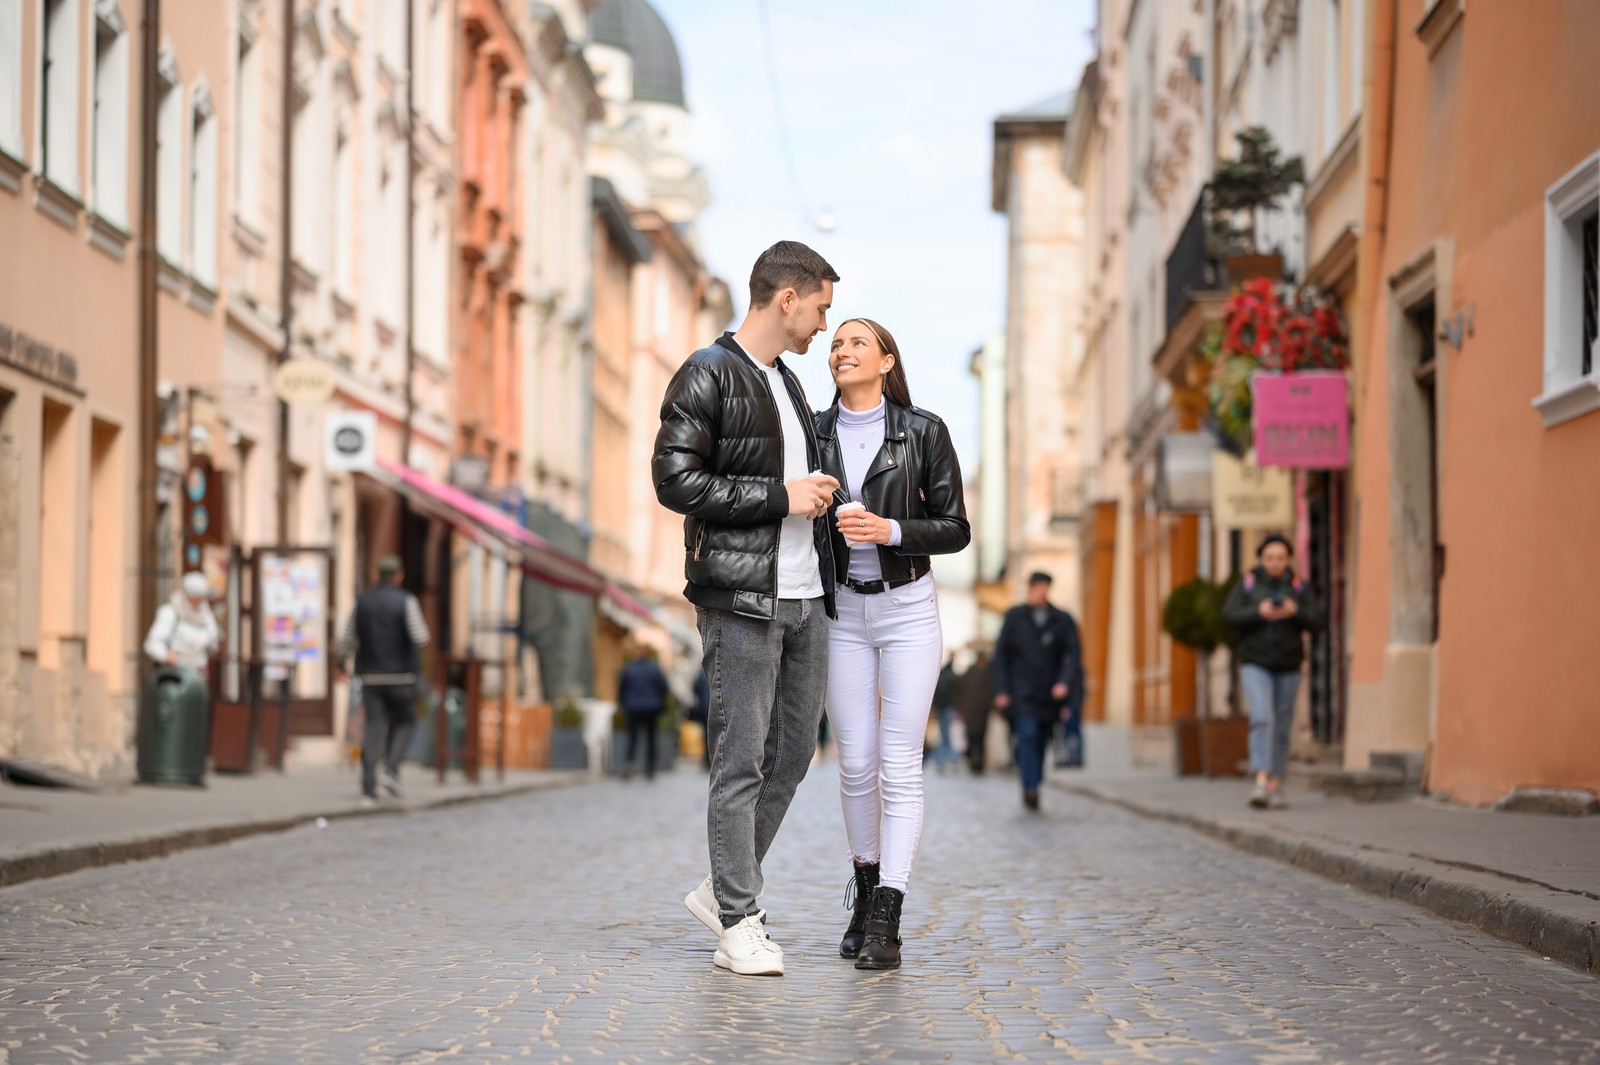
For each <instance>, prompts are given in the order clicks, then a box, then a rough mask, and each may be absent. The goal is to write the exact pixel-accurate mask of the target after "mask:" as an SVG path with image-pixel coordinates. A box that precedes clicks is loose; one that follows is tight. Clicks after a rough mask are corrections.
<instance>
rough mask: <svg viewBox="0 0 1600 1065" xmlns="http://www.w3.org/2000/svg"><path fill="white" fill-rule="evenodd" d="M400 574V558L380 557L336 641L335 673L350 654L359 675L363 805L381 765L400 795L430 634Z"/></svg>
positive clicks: (371, 799)
mask: <svg viewBox="0 0 1600 1065" xmlns="http://www.w3.org/2000/svg"><path fill="white" fill-rule="evenodd" d="M404 580H405V573H404V572H403V571H402V569H401V567H400V559H398V558H397V557H395V556H394V555H384V556H383V557H382V558H381V559H379V560H378V581H377V583H376V584H374V585H373V586H372V587H371V588H368V589H367V590H366V591H365V592H362V593H361V595H360V596H359V597H358V598H357V599H356V605H355V607H354V608H353V609H351V611H350V616H349V618H348V619H346V621H345V624H344V638H343V639H342V640H341V641H340V642H339V666H338V673H339V675H340V676H343V675H344V673H345V670H346V667H347V666H348V665H349V662H350V657H351V655H354V656H355V668H356V675H357V676H358V677H360V678H361V705H362V710H363V711H364V713H365V716H366V722H365V728H364V730H363V733H362V737H361V796H362V800H363V802H365V803H366V804H367V805H372V804H373V803H376V802H377V801H378V771H379V767H380V766H381V767H382V770H383V790H384V791H386V792H388V793H389V794H390V795H391V796H393V797H394V798H396V799H399V798H402V797H403V795H404V793H403V792H402V791H401V788H400V763H401V761H402V760H404V758H405V756H406V750H407V748H408V747H409V746H410V744H411V733H412V732H413V731H414V730H415V729H416V725H417V713H416V701H417V679H418V668H419V667H418V658H417V649H418V648H420V647H425V646H426V645H427V643H428V639H429V634H428V623H427V621H426V620H424V618H423V616H422V604H421V603H419V602H418V601H417V597H416V596H414V595H412V594H411V593H410V592H408V591H406V590H405V588H404V587H402V583H403V582H404ZM440 712H441V713H442V712H443V711H442V710H441V711H440Z"/></svg>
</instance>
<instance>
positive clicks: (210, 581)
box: [182, 455, 228, 600]
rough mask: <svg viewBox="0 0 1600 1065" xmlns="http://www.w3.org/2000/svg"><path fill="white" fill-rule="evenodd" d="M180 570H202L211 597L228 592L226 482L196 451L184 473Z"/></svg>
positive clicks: (207, 460) (208, 461)
mask: <svg viewBox="0 0 1600 1065" xmlns="http://www.w3.org/2000/svg"><path fill="white" fill-rule="evenodd" d="M182 503H183V570H184V572H185V573H187V572H189V571H190V570H197V571H199V572H200V573H203V574H205V578H206V584H207V585H208V586H209V587H210V589H211V598H212V599H213V600H221V599H222V598H223V597H224V596H226V595H227V592H228V548H227V543H228V523H227V515H228V496H227V485H226V484H225V483H224V481H223V478H222V476H221V475H220V474H218V473H217V471H216V470H214V469H212V467H211V460H210V459H209V458H207V457H205V456H204V455H196V456H195V457H194V458H193V459H191V460H190V462H189V469H188V471H187V472H186V473H185V474H184V476H183V500H182Z"/></svg>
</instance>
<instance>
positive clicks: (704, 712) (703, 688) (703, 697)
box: [689, 669, 711, 769]
mask: <svg viewBox="0 0 1600 1065" xmlns="http://www.w3.org/2000/svg"><path fill="white" fill-rule="evenodd" d="M689 720H690V721H693V722H694V723H695V724H697V725H699V726H700V728H701V729H702V730H703V731H704V732H705V737H706V738H705V742H704V743H703V744H701V751H702V753H701V755H700V762H701V767H702V768H704V769H710V768H711V684H710V682H709V681H707V680H706V671H705V670H703V669H698V670H695V674H694V706H693V707H692V708H691V709H690V710H689Z"/></svg>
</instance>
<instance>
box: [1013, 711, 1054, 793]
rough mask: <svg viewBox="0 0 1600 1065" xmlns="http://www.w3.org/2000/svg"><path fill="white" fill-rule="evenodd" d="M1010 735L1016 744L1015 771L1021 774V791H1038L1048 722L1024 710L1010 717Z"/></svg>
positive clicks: (1048, 736)
mask: <svg viewBox="0 0 1600 1065" xmlns="http://www.w3.org/2000/svg"><path fill="white" fill-rule="evenodd" d="M1011 736H1012V739H1013V740H1014V741H1015V742H1016V745H1017V772H1018V773H1020V774H1021V775H1022V791H1023V794H1027V793H1028V792H1030V791H1038V790H1039V783H1040V782H1041V781H1042V780H1044V748H1045V743H1046V742H1047V741H1048V740H1049V738H1050V722H1048V721H1044V720H1041V719H1040V718H1037V717H1035V716H1034V715H1033V714H1030V713H1028V712H1027V711H1026V710H1024V711H1021V712H1019V713H1018V714H1016V715H1015V716H1014V717H1012V719H1011Z"/></svg>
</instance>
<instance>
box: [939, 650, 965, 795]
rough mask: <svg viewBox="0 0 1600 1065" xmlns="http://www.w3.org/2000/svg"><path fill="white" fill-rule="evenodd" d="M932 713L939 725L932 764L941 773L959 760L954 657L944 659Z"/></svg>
mask: <svg viewBox="0 0 1600 1065" xmlns="http://www.w3.org/2000/svg"><path fill="white" fill-rule="evenodd" d="M933 712H934V714H935V718H936V720H937V721H938V723H939V746H938V747H936V748H934V752H933V764H934V765H935V766H937V767H938V768H939V769H940V770H941V771H942V770H944V769H948V768H953V767H954V766H955V764H956V763H957V762H959V761H960V760H961V759H960V758H959V757H958V756H957V755H956V748H955V727H956V716H957V714H956V656H955V655H953V654H952V655H951V656H950V657H949V658H946V659H945V663H944V668H943V669H941V670H939V679H938V680H937V681H936V682H935V683H934V686H933Z"/></svg>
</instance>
